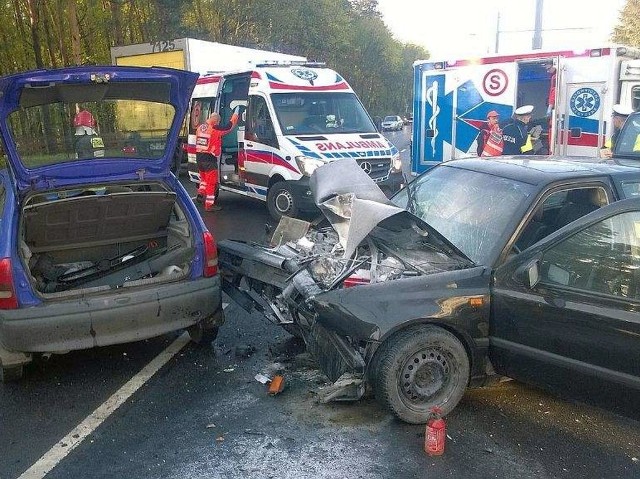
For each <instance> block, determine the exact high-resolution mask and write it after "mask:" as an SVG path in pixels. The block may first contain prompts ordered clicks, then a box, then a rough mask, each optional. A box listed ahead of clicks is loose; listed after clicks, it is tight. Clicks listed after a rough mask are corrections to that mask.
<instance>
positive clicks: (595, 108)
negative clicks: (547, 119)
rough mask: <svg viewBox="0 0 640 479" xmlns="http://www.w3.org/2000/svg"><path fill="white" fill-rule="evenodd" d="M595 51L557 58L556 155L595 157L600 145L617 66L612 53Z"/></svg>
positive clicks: (602, 140)
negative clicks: (591, 53) (592, 54)
mask: <svg viewBox="0 0 640 479" xmlns="http://www.w3.org/2000/svg"><path fill="white" fill-rule="evenodd" d="M598 51H599V52H601V54H600V55H598V56H595V57H593V56H587V55H582V56H568V57H564V58H560V68H559V70H560V73H561V79H560V84H559V87H558V90H557V91H558V93H559V95H560V99H559V102H557V106H558V113H559V117H558V118H557V119H556V120H557V135H556V145H557V148H556V149H555V153H557V154H560V155H563V156H588V157H592V158H597V157H598V156H599V150H600V148H601V147H602V146H603V144H604V134H605V122H607V121H608V120H609V118H610V116H611V107H612V106H613V103H615V101H616V100H617V98H616V97H617V77H618V68H616V63H615V62H616V58H615V55H612V54H611V52H610V51H609V50H598Z"/></svg>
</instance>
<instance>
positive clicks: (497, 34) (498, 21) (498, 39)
mask: <svg viewBox="0 0 640 479" xmlns="http://www.w3.org/2000/svg"><path fill="white" fill-rule="evenodd" d="M499 47H500V12H499V11H498V19H497V20H496V50H495V52H494V53H498V48H499Z"/></svg>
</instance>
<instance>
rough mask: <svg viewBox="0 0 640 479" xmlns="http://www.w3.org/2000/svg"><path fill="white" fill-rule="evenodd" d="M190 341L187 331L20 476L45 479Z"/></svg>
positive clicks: (22, 477) (29, 478) (30, 478)
mask: <svg viewBox="0 0 640 479" xmlns="http://www.w3.org/2000/svg"><path fill="white" fill-rule="evenodd" d="M189 341H190V339H189V334H188V333H186V332H185V333H183V334H182V335H180V336H179V337H178V338H177V339H176V340H175V341H174V342H173V343H171V344H170V345H169V346H168V347H167V348H166V349H165V350H164V351H162V352H161V353H160V354H159V355H158V356H156V357H155V358H154V359H153V360H152V361H151V362H150V363H149V364H147V365H146V366H145V367H144V368H142V369H141V370H140V372H139V373H138V374H136V375H135V376H134V377H132V378H131V379H130V380H129V381H127V382H126V384H125V385H124V386H122V387H121V388H120V389H119V390H118V391H116V392H115V393H114V394H113V395H112V396H111V397H110V398H109V399H107V400H106V401H105V402H104V403H103V404H102V405H100V406H99V407H98V408H97V409H96V410H95V411H93V412H92V413H91V414H90V415H89V416H87V417H86V419H85V420H84V421H82V422H81V423H80V424H78V426H76V427H75V429H73V430H72V431H71V432H70V433H69V434H67V435H66V436H65V437H63V438H62V439H61V440H60V441H58V443H57V444H56V445H55V446H53V447H52V448H51V449H50V450H49V451H48V452H46V453H45V454H44V455H43V456H42V457H41V458H40V459H38V461H36V463H35V464H33V465H32V466H31V467H30V468H29V469H27V470H26V471H25V472H23V473H22V475H21V476H20V477H19V478H18V479H42V478H43V477H44V476H45V475H46V474H47V473H48V472H49V471H51V469H53V468H54V467H55V466H56V465H57V464H58V463H59V462H60V461H62V459H64V458H65V457H66V456H67V455H68V454H69V453H70V452H71V451H73V450H74V449H75V448H76V447H77V446H78V445H79V444H80V443H81V442H82V441H84V440H85V439H86V438H87V436H89V434H91V433H92V432H93V431H95V430H96V429H97V427H98V426H99V425H100V424H102V423H103V422H104V420H105V419H107V418H108V417H109V416H110V415H111V414H112V413H114V412H115V411H116V409H118V408H119V407H120V406H121V405H122V404H124V403H125V402H126V400H127V399H129V398H130V397H131V396H132V395H133V394H134V393H135V392H136V391H137V390H138V389H140V387H141V386H142V385H143V384H144V383H146V382H147V381H148V380H149V379H150V378H151V377H152V376H153V375H154V374H155V373H157V372H158V371H159V370H160V368H161V367H162V366H164V365H165V364H166V363H167V362H168V361H169V360H170V359H171V358H172V357H173V356H175V355H176V354H177V353H178V351H180V350H181V349H182V348H183V347H184V346H185V345H186V344H188V343H189Z"/></svg>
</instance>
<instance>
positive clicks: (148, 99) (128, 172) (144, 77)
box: [0, 66, 197, 193]
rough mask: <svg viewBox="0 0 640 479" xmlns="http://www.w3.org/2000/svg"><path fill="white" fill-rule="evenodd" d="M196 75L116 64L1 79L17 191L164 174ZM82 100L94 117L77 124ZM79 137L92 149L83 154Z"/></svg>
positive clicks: (3, 128)
mask: <svg viewBox="0 0 640 479" xmlns="http://www.w3.org/2000/svg"><path fill="white" fill-rule="evenodd" d="M196 79H197V74H194V73H191V72H186V71H181V70H173V69H168V68H156V67H154V68H138V67H115V66H81V67H73V68H65V69H60V70H38V71H32V72H25V73H20V74H15V75H11V76H7V77H4V78H1V79H0V119H1V120H2V121H1V122H0V132H1V134H2V138H3V140H4V145H5V147H6V150H7V151H6V155H7V160H8V163H9V167H10V168H11V171H12V172H13V174H14V176H15V179H16V183H17V186H18V189H19V190H20V191H21V192H22V193H24V192H25V191H26V190H31V191H33V190H36V191H42V190H45V189H52V188H59V187H68V186H72V185H79V184H86V183H88V182H89V181H92V182H93V181H112V180H131V179H144V180H150V179H153V178H159V177H162V176H166V175H168V174H169V171H170V166H171V162H172V159H173V155H174V150H175V146H176V141H177V137H178V133H179V131H180V128H181V124H182V118H183V117H184V114H185V111H186V108H187V106H188V101H189V97H190V94H191V91H192V89H193V87H194V85H195V81H196ZM84 105H90V106H91V107H92V108H93V111H92V115H93V116H94V117H97V118H98V120H97V122H95V123H94V124H93V125H92V126H89V124H86V126H85V124H79V123H77V122H78V121H79V122H82V121H83V120H77V119H78V118H79V113H80V111H81V109H82V108H83V106H84ZM74 121H76V123H74ZM83 135H86V137H85V136H83ZM81 140H87V141H88V142H89V144H90V145H91V147H92V148H93V150H91V151H90V152H89V153H88V154H86V155H85V154H84V153H82V154H81V153H80V152H79V150H78V148H79V147H78V145H79V143H80V142H81ZM134 141H138V143H137V144H134V145H133V146H132V142H134ZM136 145H139V146H136Z"/></svg>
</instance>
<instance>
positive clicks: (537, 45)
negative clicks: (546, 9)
mask: <svg viewBox="0 0 640 479" xmlns="http://www.w3.org/2000/svg"><path fill="white" fill-rule="evenodd" d="M543 2H544V0H536V25H535V29H534V31H533V45H532V48H533V50H540V49H541V48H542V4H543Z"/></svg>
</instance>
